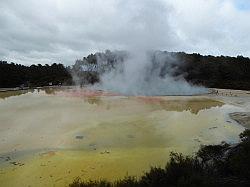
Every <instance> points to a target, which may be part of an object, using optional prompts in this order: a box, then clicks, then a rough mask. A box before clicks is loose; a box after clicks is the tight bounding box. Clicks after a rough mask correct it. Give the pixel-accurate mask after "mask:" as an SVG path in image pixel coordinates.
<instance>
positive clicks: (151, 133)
mask: <svg viewBox="0 0 250 187" xmlns="http://www.w3.org/2000/svg"><path fill="white" fill-rule="evenodd" d="M248 101H249V97H227V96H223V97H222V96H213V95H203V96H162V97H142V96H141V97H139V96H138V97H125V96H120V95H116V94H110V93H103V92H101V91H96V92H94V91H89V90H84V89H80V90H72V89H66V90H60V89H46V90H29V91H16V92H13V91H12V92H5V93H0V184H1V185H3V186H29V185H30V186H53V185H55V186H67V185H68V184H69V183H70V182H72V180H73V179H74V178H76V177H78V176H79V177H81V178H82V179H86V180H88V179H100V178H105V179H109V180H115V179H118V178H123V177H124V176H126V175H134V176H140V175H141V174H143V172H144V171H147V170H148V169H149V168H150V166H164V165H165V163H166V162H167V161H168V158H169V153H170V152H171V151H178V152H182V153H184V154H193V153H194V152H195V151H197V149H198V148H199V146H200V145H202V144H217V143H220V142H221V141H227V142H231V143H234V142H238V141H239V139H238V135H239V133H240V132H242V131H243V130H244V128H243V127H242V126H240V125H239V124H237V122H235V121H233V120H231V119H230V118H229V115H228V114H229V113H231V112H247V111H248V110H249V106H250V104H249V102H248Z"/></svg>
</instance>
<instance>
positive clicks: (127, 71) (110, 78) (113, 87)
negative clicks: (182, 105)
mask: <svg viewBox="0 0 250 187" xmlns="http://www.w3.org/2000/svg"><path fill="white" fill-rule="evenodd" d="M100 60H101V59H100V58H98V62H97V63H98V64H103V63H104V62H102V61H100ZM180 63H181V62H179V61H178V60H177V59H176V58H175V56H174V55H173V54H171V53H167V52H160V51H157V52H138V53H130V55H129V57H128V58H126V59H125V60H124V61H120V62H119V61H118V62H116V63H115V66H114V68H112V69H111V70H110V71H107V72H105V73H104V74H102V76H101V83H100V84H99V85H98V87H99V88H101V89H104V90H108V91H114V92H118V93H123V94H125V95H193V94H200V93H204V92H206V89H205V88H202V87H198V86H194V85H191V84H189V83H188V82H187V81H186V80H185V79H184V78H183V76H182V75H178V76H177V75H176V73H177V72H176V70H177V67H178V65H179V64H180Z"/></svg>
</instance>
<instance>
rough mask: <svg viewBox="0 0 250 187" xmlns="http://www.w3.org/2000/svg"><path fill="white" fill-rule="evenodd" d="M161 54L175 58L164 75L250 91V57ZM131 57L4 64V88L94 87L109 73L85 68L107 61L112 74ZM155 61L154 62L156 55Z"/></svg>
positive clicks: (0, 79)
mask: <svg viewBox="0 0 250 187" xmlns="http://www.w3.org/2000/svg"><path fill="white" fill-rule="evenodd" d="M159 53H160V54H161V55H167V56H170V57H171V58H164V60H163V62H162V63H165V64H166V66H162V68H163V69H162V71H161V72H164V71H168V70H167V69H169V68H171V69H174V72H172V74H173V76H176V77H178V76H182V77H183V78H184V79H186V80H187V81H188V82H190V83H192V84H194V85H202V86H205V87H214V88H224V89H242V90H250V59H249V58H248V57H243V56H237V57H229V56H217V57H216V56H211V55H208V56H203V55H200V54H197V53H194V54H186V53H184V52H166V51H161V52H157V54H159ZM127 56H128V55H127V53H126V52H121V51H120V52H117V51H116V52H111V51H108V50H107V51H106V52H104V53H95V54H90V55H88V56H87V57H84V58H83V59H82V60H77V61H76V62H75V64H74V65H72V66H71V67H65V66H64V65H63V64H56V63H54V64H52V65H47V64H46V65H41V64H37V65H31V66H24V65H21V64H14V63H7V62H6V61H0V87H18V86H20V85H26V86H29V87H33V86H47V85H49V84H50V83H52V84H53V85H58V84H67V85H72V84H75V83H76V84H81V85H82V84H94V83H96V82H99V81H100V77H101V75H102V73H103V72H104V71H105V70H104V71H102V72H93V71H83V70H82V69H83V68H82V67H81V66H82V65H86V64H91V65H93V64H98V62H99V61H100V59H101V63H102V62H105V65H104V66H103V67H104V68H107V70H108V71H110V69H112V68H115V67H116V65H115V64H116V63H119V62H121V63H124V59H125V58H127ZM173 58H174V59H175V61H177V62H178V63H173V62H169V61H173ZM152 60H154V55H153V56H152ZM169 65H170V66H171V67H170V66H169ZM172 66H173V67H172ZM164 68H165V69H164ZM160 76H161V75H160ZM76 80H77V81H76Z"/></svg>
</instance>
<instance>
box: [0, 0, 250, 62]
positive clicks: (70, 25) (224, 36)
mask: <svg viewBox="0 0 250 187" xmlns="http://www.w3.org/2000/svg"><path fill="white" fill-rule="evenodd" d="M249 16H250V12H249V11H248V10H244V11H242V10H239V9H237V7H236V5H235V1H234V0H223V1H220V0H207V1H205V0H187V1H182V0H155V1H152V0H137V1H135V0H126V1H125V0H107V1H103V0H86V1H81V0H43V1H37V0H25V1H23V0H1V1H0V55H1V57H0V58H1V59H5V60H8V61H10V60H12V61H14V62H17V63H24V64H31V63H39V62H40V63H52V62H63V63H65V64H73V63H74V60H75V59H77V58H82V57H83V56H84V55H87V54H89V53H93V52H96V51H104V50H105V49H111V50H115V49H118V50H123V49H131V48H138V47H139V48H144V49H146V48H147V49H160V50H168V51H187V52H200V53H203V54H210V53H211V54H216V55H217V54H223V55H237V54H244V55H250V50H249V49H250V48H249V42H250V37H249V34H248V33H249V32H250V25H249V24H248V18H249Z"/></svg>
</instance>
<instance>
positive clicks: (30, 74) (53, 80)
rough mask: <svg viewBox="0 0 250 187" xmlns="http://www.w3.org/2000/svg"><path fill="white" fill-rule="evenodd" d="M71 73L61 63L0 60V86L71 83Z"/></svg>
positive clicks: (36, 85)
mask: <svg viewBox="0 0 250 187" xmlns="http://www.w3.org/2000/svg"><path fill="white" fill-rule="evenodd" d="M71 83H72V80H71V75H70V73H69V71H68V70H67V68H66V67H65V66H64V65H63V64H56V63H54V64H52V65H48V64H46V65H41V64H37V65H31V66H24V65H21V64H14V63H7V62H6V61H0V87H1V88H11V87H19V86H24V87H38V86H48V85H51V84H52V85H59V84H71Z"/></svg>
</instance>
